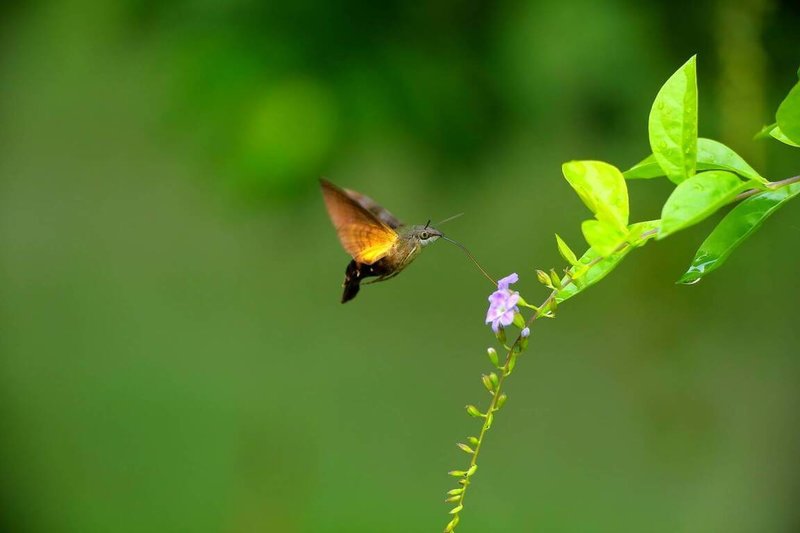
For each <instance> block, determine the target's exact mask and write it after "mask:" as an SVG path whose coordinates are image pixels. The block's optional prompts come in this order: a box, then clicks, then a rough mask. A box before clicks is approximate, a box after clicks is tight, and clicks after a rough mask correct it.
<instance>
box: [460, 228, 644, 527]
mask: <svg viewBox="0 0 800 533" xmlns="http://www.w3.org/2000/svg"><path fill="white" fill-rule="evenodd" d="M657 231H658V230H657V229H655V230H649V231H646V232H644V233H642V235H641V236H640V239H643V240H644V239H647V238H650V237H652V236H654V235H655V234H656V233H657ZM628 246H630V244H629V243H627V242H626V243H623V244H621V245H620V246H619V247H618V248H617V249H616V250H614V253H618V252H621V251H623V250H624V249H625V248H627V247H628ZM604 259H605V258H604V257H597V258H595V259H593V260H592V261H590V262H589V263H588V264H586V265H585V268H584V269H583V270H582V271H583V272H586V271H588V270H590V269H591V268H592V267H594V266H595V265H597V264H598V263H599V262H601V261H603V260H604ZM518 280H519V276H517V274H511V275H510V276H507V277H505V278H502V279H501V280H499V281H498V283H497V291H495V292H493V293H492V295H490V297H489V303H490V307H489V311H488V312H487V315H486V323H487V324H488V323H491V324H492V330H493V331H495V334H496V335H497V337H498V340H500V341H501V342H504V340H505V330H504V328H503V327H502V326H498V327H497V328H495V323H496V321H500V322H499V323H500V324H502V323H503V321H504V320H505V318H506V313H508V312H509V309H508V308H509V307H510V306H509V302H513V303H514V306H516V304H517V303H520V304H521V305H523V306H524V307H527V308H530V309H533V310H534V313H533V314H532V315H531V316H530V318H528V320H527V321H524V323H523V324H522V328H521V330H520V332H519V334H518V335H517V337H516V339H515V340H514V342H513V343H512V344H511V346H505V344H504V347H505V348H506V350H507V351H506V356H505V360H504V361H503V363H502V364H500V362H499V359H498V357H497V351H496V350H495V349H494V348H489V349H488V355H489V360H490V361H491V362H492V364H493V365H494V366H495V367H496V368H497V369H498V370H499V375H497V374H495V373H494V372H492V373H491V374H489V375H488V376H484V379H483V380H482V381H483V383H484V386H485V387H486V388H487V390H488V391H489V394H490V395H491V400H490V401H489V406H488V407H487V409H486V411H485V412H481V411H480V410H479V409H478V408H477V407H475V406H474V405H468V406H467V412H468V413H469V414H470V415H471V416H473V417H476V418H483V424H482V425H481V431H480V433H479V434H478V436H477V437H469V439H468V440H469V445H468V444H465V443H459V444H458V447H459V448H460V449H461V450H462V451H464V452H465V453H467V454H469V455H470V456H471V457H470V462H469V464H468V466H467V469H466V470H452V471H450V472H449V474H450V475H451V476H454V477H457V478H459V479H458V484H459V486H458V487H456V488H454V489H451V490H449V491H448V492H447V498H446V499H445V502H447V503H455V506H454V507H453V508H452V509H451V510H450V514H451V515H453V517H452V518H451V519H450V521H449V522H448V523H447V525H446V526H445V528H444V531H445V533H452V532H454V531H455V530H456V527H458V523H459V522H460V520H461V511H463V509H464V501H465V499H466V496H467V489H468V488H469V486H470V484H471V483H472V476H473V475H474V474H475V472H476V471H477V470H478V456H479V454H480V451H481V449H482V447H483V443H484V440H485V437H486V433H487V432H488V431H489V429H490V428H491V427H492V422H493V421H494V414H495V413H496V412H497V411H499V410H500V409H501V408H502V407H503V405H505V402H506V400H507V398H508V397H507V396H506V394H505V393H504V392H503V385H504V384H505V382H506V379H507V378H508V377H509V376H510V375H511V373H512V372H513V371H514V367H515V366H516V360H517V357H518V356H519V354H520V353H522V352H523V351H524V350H525V349H526V348H527V346H528V337H529V336H530V333H531V330H530V328H531V326H532V325H533V322H534V321H535V320H536V319H537V318H539V317H541V316H548V317H553V316H554V314H553V312H552V307H554V305H555V301H556V297H557V296H558V292H559V291H560V290H562V289H564V288H565V287H567V286H569V285H570V284H572V283H574V282H575V278H573V277H572V275H571V274H567V276H566V277H565V278H564V280H563V281H561V282H560V283H559V284H558V285H559V286H558V287H554V288H553V289H552V291H551V292H550V294H549V295H548V297H547V298H546V299H545V300H544V301H543V302H542V304H541V305H540V306H538V307H536V306H532V305H529V304H527V303H524V300H522V299H521V298H520V297H519V294H518V293H515V294H516V295H517V298H516V299H511V296H512V294H510V293H511V291H510V289H509V285H511V284H513V283H516V282H517V281H518ZM503 291H505V292H503ZM498 293H501V296H502V298H501V296H496V297H495V295H497V294H498ZM506 293H509V294H506ZM493 297H495V298H493ZM501 310H502V312H501ZM515 312H516V314H515V316H514V318H516V317H520V316H521V315H520V314H519V311H518V310H516V311H515ZM514 318H512V320H511V322H509V324H510V323H512V322H514ZM501 319H502V320H501Z"/></svg>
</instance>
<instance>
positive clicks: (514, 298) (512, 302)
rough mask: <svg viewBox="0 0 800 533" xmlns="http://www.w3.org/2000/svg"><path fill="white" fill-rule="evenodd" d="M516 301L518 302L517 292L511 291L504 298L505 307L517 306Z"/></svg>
mask: <svg viewBox="0 0 800 533" xmlns="http://www.w3.org/2000/svg"><path fill="white" fill-rule="evenodd" d="M517 302H519V293H518V292H513V293H511V294H510V295H509V296H508V298H507V299H506V307H508V308H511V307H516V306H517Z"/></svg>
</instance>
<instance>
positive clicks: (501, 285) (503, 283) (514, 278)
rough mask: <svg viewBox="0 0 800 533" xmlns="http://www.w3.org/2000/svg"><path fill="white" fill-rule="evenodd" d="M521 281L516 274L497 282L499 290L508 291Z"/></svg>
mask: <svg viewBox="0 0 800 533" xmlns="http://www.w3.org/2000/svg"><path fill="white" fill-rule="evenodd" d="M518 281H519V276H518V275H517V273H516V272H514V273H512V274H509V275H508V276H506V277H504V278H502V279H500V280H498V281H497V288H498V289H508V286H509V285H511V284H512V283H516V282H518Z"/></svg>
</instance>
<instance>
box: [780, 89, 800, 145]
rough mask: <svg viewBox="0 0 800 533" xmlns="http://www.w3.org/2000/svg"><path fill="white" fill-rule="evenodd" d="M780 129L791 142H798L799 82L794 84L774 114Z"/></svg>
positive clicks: (799, 130)
mask: <svg viewBox="0 0 800 533" xmlns="http://www.w3.org/2000/svg"><path fill="white" fill-rule="evenodd" d="M775 119H776V120H777V121H778V127H779V128H780V131H781V132H782V133H783V134H784V135H785V136H786V137H787V138H788V139H789V140H791V141H792V142H793V143H800V83H797V84H795V86H794V87H792V90H791V91H789V94H788V95H787V96H786V98H784V100H783V102H781V105H780V106H778V112H777V113H776V114H775Z"/></svg>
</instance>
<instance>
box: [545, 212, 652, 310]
mask: <svg viewBox="0 0 800 533" xmlns="http://www.w3.org/2000/svg"><path fill="white" fill-rule="evenodd" d="M660 222H661V221H659V220H648V221H647V222H637V223H636V224H631V225H630V226H629V227H628V230H627V231H628V239H629V241H628V242H629V243H630V246H626V247H624V248H623V249H622V250H619V251H618V252H615V253H612V254H611V255H609V256H607V257H604V258H603V259H601V260H599V261H598V262H597V264H595V265H593V266H592V267H591V268H590V269H589V270H587V271H586V272H584V273H583V274H582V275H581V276H580V277H579V278H578V279H577V280H575V281H573V282H571V283H569V284H567V278H566V277H564V279H562V283H564V287H563V288H562V289H561V290H559V291H558V295H557V296H556V301H557V302H559V303H560V302H563V301H564V300H567V299H569V298H572V297H573V296H575V295H576V294H578V293H579V292H582V291H584V290H586V289H587V288H589V287H591V286H592V285H594V284H595V283H597V282H598V281H600V280H601V279H603V278H604V277H606V276H607V275H608V274H609V273H610V272H611V271H612V270H614V269H615V268H616V267H617V265H619V264H620V262H621V261H622V260H623V259H624V258H625V256H626V255H628V253H629V252H630V251H631V250H633V249H634V248H636V247H638V246H642V245H644V244H646V243H647V241H648V240H650V239H652V238H653V237H655V235H656V233H655V230H656V229H658V225H659V223H660ZM600 257H603V256H602V255H600V253H598V251H597V250H595V249H594V248H589V250H587V251H586V253H585V254H583V256H581V258H580V259H579V260H578V261H579V262H580V263H581V264H583V265H588V264H590V263H592V261H595V260H597V259H598V258H600ZM570 272H571V273H574V272H575V268H574V267H573V268H571V269H570Z"/></svg>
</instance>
